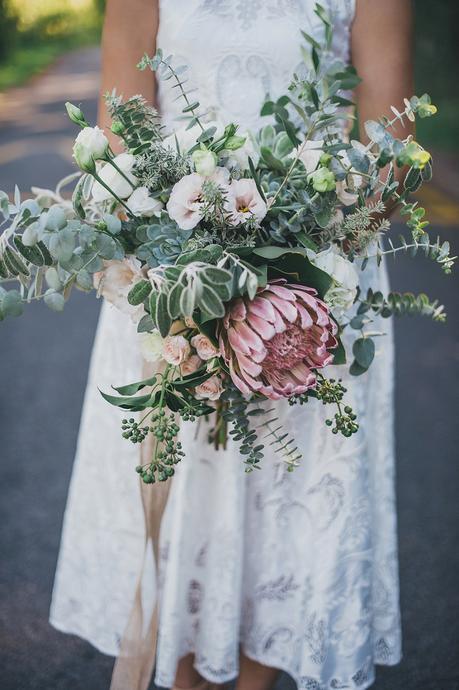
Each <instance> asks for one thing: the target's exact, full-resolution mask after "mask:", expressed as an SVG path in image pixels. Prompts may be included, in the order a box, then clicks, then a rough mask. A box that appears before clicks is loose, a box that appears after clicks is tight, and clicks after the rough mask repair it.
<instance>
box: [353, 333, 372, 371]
mask: <svg viewBox="0 0 459 690" xmlns="http://www.w3.org/2000/svg"><path fill="white" fill-rule="evenodd" d="M352 353H353V355H354V357H355V360H356V362H357V364H359V365H360V366H361V367H362V368H364V369H368V367H369V366H370V364H371V363H372V361H373V358H374V356H375V343H374V340H372V339H371V338H358V339H357V340H356V341H354V344H353V346H352Z"/></svg>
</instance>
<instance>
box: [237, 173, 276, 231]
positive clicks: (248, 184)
mask: <svg viewBox="0 0 459 690" xmlns="http://www.w3.org/2000/svg"><path fill="white" fill-rule="evenodd" d="M228 210H229V212H230V213H231V222H232V223H233V224H234V225H239V223H244V222H245V221H247V220H249V219H250V218H254V219H255V220H257V221H258V222H259V221H261V220H263V218H264V217H265V216H266V213H267V212H268V208H267V206H266V204H265V202H264V201H263V199H262V198H261V195H260V192H259V191H258V189H257V185H256V184H255V181H254V180H249V179H242V180H233V182H232V183H231V184H230V187H229V195H228Z"/></svg>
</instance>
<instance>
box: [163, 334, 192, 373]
mask: <svg viewBox="0 0 459 690" xmlns="http://www.w3.org/2000/svg"><path fill="white" fill-rule="evenodd" d="M190 351H191V348H190V343H189V342H188V340H187V339H186V338H184V337H183V335H168V336H167V337H166V338H164V343H163V358H164V359H165V360H166V362H167V363H168V364H175V365H176V366H178V365H179V364H182V363H183V362H184V361H185V360H186V359H188V357H189V355H190Z"/></svg>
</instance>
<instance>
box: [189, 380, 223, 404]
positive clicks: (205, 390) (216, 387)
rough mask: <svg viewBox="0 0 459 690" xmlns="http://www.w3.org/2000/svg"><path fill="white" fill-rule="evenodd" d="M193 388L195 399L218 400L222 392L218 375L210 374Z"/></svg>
mask: <svg viewBox="0 0 459 690" xmlns="http://www.w3.org/2000/svg"><path fill="white" fill-rule="evenodd" d="M194 390H195V397H196V400H218V399H219V398H220V396H221V394H222V393H223V384H222V381H221V379H219V378H218V376H211V377H210V378H208V379H207V381H204V383H201V384H199V386H196V388H195V389H194Z"/></svg>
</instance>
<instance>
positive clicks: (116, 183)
mask: <svg viewBox="0 0 459 690" xmlns="http://www.w3.org/2000/svg"><path fill="white" fill-rule="evenodd" d="M113 161H114V163H115V165H116V166H117V167H118V168H119V169H120V170H121V171H122V172H123V173H124V175H125V176H126V177H127V178H128V180H130V182H131V184H130V183H129V182H128V181H127V180H126V179H125V177H123V175H121V174H120V173H119V172H118V171H117V170H116V169H115V168H114V167H113V165H111V163H106V164H105V165H104V166H103V168H101V170H100V171H99V177H100V178H101V179H102V180H103V181H104V182H105V184H106V185H107V187H109V188H110V190H111V191H112V192H114V193H115V194H116V195H117V196H118V197H119V198H120V199H127V197H128V196H130V195H131V194H132V190H133V187H135V185H136V183H137V178H136V177H135V176H134V175H133V174H132V172H131V171H132V169H133V167H134V165H135V157H134V156H133V155H132V154H131V153H120V154H119V155H118V156H115V158H114V159H113ZM92 196H93V199H94V201H96V202H98V203H99V202H101V201H105V200H106V199H110V197H111V196H112V195H111V194H110V192H109V191H107V190H106V189H105V187H103V185H101V184H100V183H99V182H97V181H96V182H94V184H93V186H92Z"/></svg>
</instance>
